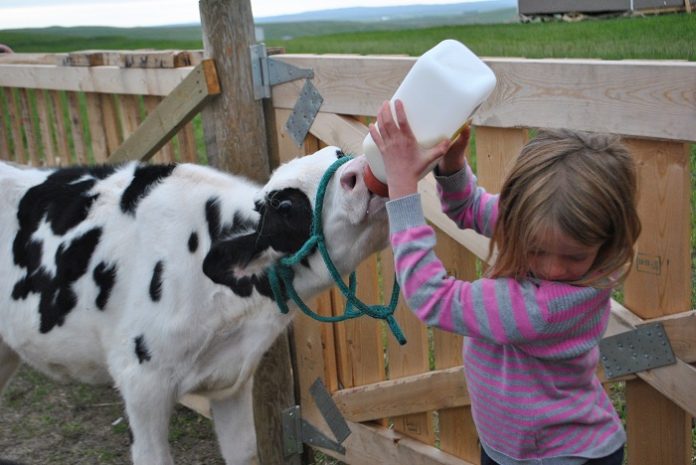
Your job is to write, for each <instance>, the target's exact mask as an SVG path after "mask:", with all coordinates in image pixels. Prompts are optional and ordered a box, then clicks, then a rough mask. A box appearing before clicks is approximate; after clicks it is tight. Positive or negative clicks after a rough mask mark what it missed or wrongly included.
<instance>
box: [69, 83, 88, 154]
mask: <svg viewBox="0 0 696 465" xmlns="http://www.w3.org/2000/svg"><path fill="white" fill-rule="evenodd" d="M68 114H69V115H70V130H71V134H72V141H73V148H74V149H75V161H76V162H77V163H78V164H80V165H85V164H87V150H86V147H85V140H84V133H85V129H84V128H85V125H84V124H83V122H82V117H81V116H80V101H79V98H78V95H77V92H68Z"/></svg>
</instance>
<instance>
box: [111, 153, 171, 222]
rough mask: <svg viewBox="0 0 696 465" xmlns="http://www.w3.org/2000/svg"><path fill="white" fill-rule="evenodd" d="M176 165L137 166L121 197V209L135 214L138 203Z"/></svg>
mask: <svg viewBox="0 0 696 465" xmlns="http://www.w3.org/2000/svg"><path fill="white" fill-rule="evenodd" d="M174 168H176V165H143V166H138V167H137V168H136V169H135V173H134V174H133V180H132V181H131V183H130V185H129V186H128V187H127V188H126V190H125V191H124V192H123V196H122V197H121V211H122V212H123V213H128V214H131V215H135V210H136V209H137V208H138V203H139V202H140V201H141V200H142V199H143V198H144V197H145V196H147V194H149V193H150V191H151V190H152V189H153V188H154V187H155V186H156V185H157V184H158V183H159V182H161V181H162V180H163V179H166V178H167V177H168V176H169V175H170V174H172V171H173V170H174Z"/></svg>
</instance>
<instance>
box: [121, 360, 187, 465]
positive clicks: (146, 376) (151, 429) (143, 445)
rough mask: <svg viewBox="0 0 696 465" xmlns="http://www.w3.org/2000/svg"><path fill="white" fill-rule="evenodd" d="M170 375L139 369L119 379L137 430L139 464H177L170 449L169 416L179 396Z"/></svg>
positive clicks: (135, 455)
mask: <svg viewBox="0 0 696 465" xmlns="http://www.w3.org/2000/svg"><path fill="white" fill-rule="evenodd" d="M167 381H168V379H167V376H166V375H164V374H159V373H156V372H146V371H144V370H139V371H138V373H137V374H134V375H133V376H124V377H123V378H121V379H120V380H119V381H118V386H119V389H120V391H121V395H122V396H123V399H124V401H125V403H126V413H127V414H128V423H129V425H130V428H131V431H132V432H133V445H132V446H131V454H132V457H133V463H134V464H135V465H174V461H173V460H172V456H171V452H170V449H169V440H168V435H169V419H170V417H171V415H172V410H173V408H174V402H175V397H174V395H173V394H172V390H173V388H172V386H170V385H169V384H168V382H167Z"/></svg>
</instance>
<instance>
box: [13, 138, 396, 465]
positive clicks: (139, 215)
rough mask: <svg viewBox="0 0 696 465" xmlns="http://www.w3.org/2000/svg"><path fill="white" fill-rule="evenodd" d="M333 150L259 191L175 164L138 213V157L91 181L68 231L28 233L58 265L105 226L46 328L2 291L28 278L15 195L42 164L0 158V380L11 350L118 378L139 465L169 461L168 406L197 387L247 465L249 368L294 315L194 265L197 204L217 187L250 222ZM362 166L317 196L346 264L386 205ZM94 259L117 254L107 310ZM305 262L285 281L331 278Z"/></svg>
mask: <svg viewBox="0 0 696 465" xmlns="http://www.w3.org/2000/svg"><path fill="white" fill-rule="evenodd" d="M336 150H337V149H336V148H335V147H327V148H325V149H323V150H320V151H319V152H317V153H316V154H314V155H311V156H307V157H303V158H300V159H296V160H294V161H291V162H289V163H287V164H285V165H283V166H281V167H280V168H278V169H277V170H276V172H275V173H274V174H273V176H272V178H271V180H270V181H269V182H268V183H267V184H266V185H265V186H263V187H261V186H257V185H256V184H254V183H251V182H249V181H247V180H245V179H243V178H241V177H237V176H232V175H228V174H225V173H221V172H218V171H215V170H214V169H212V168H208V167H202V166H195V165H186V164H184V165H178V166H177V167H176V168H175V169H174V171H173V172H172V174H171V175H170V176H169V177H167V178H166V179H164V180H163V181H162V182H161V183H160V184H159V185H158V186H157V187H156V188H154V189H153V190H152V191H151V192H150V193H149V194H148V195H147V196H145V197H144V198H143V199H142V200H141V202H140V203H139V205H138V208H137V210H136V215H135V216H132V215H128V214H124V213H123V212H121V210H120V209H119V201H120V197H121V193H122V190H123V189H124V188H125V187H126V186H128V185H129V183H130V181H131V179H132V177H133V172H134V169H135V164H130V165H125V166H124V167H123V168H121V169H120V170H119V171H118V172H117V173H116V174H114V175H112V176H110V177H108V178H106V179H105V180H103V181H99V182H98V183H97V184H96V185H95V186H94V188H93V189H92V193H98V194H99V197H98V199H97V201H96V202H95V204H94V205H93V206H92V208H91V210H90V213H89V216H88V218H87V220H86V221H84V222H83V223H81V224H79V225H78V226H76V227H75V228H73V229H71V230H69V231H68V232H67V233H66V234H65V235H64V236H55V235H54V234H53V233H52V232H51V230H50V228H49V227H48V225H47V224H46V223H45V219H44V224H42V225H41V226H40V227H39V229H38V230H37V231H36V232H35V233H34V235H33V236H32V237H34V238H40V239H42V240H43V242H44V254H43V262H44V264H45V265H46V268H47V270H48V271H51V272H54V271H55V269H54V268H55V265H54V264H53V263H52V261H53V260H52V258H53V256H54V255H55V252H56V250H57V249H58V247H59V244H61V243H65V242H69V241H70V240H71V239H72V238H74V237H78V236H79V235H81V234H83V233H84V232H85V231H87V230H89V229H91V228H93V227H95V226H101V227H103V233H102V236H101V239H100V241H99V244H98V246H97V248H96V249H95V251H94V254H93V255H92V257H91V259H90V262H89V267H88V271H87V273H86V274H85V275H84V276H82V277H81V278H80V279H79V280H77V281H76V282H74V283H73V285H72V289H73V290H74V291H75V293H76V294H77V296H78V304H77V306H76V307H75V308H74V309H73V310H72V311H71V312H70V313H69V314H68V315H67V316H66V319H65V322H64V324H62V325H61V326H55V327H54V328H52V329H51V330H50V331H48V332H47V333H44V334H42V333H40V332H39V321H40V318H39V314H38V310H37V308H38V304H39V297H38V296H37V295H35V294H29V295H28V297H27V298H26V299H24V300H14V299H13V298H12V296H11V294H12V291H13V286H14V284H15V283H16V282H17V281H18V280H19V279H20V278H21V277H22V276H24V274H25V269H23V268H19V267H18V266H17V265H15V264H14V263H13V253H12V244H13V241H14V238H15V235H16V234H17V231H18V228H19V226H18V220H17V216H16V215H17V206H18V203H19V201H20V200H21V199H22V197H23V195H24V194H25V192H26V191H27V190H28V189H29V188H30V187H31V186H34V185H36V184H40V183H41V182H42V181H43V180H44V179H45V178H46V176H47V175H48V173H47V172H45V171H41V170H33V169H29V170H26V169H17V168H15V167H12V166H10V165H7V164H2V163H0V192H2V194H1V196H0V273H1V274H0V276H2V279H0V389H2V388H3V387H4V386H5V385H6V383H7V382H8V381H9V378H10V377H11V375H12V373H13V372H14V371H15V369H16V367H17V366H18V359H21V360H22V361H24V362H27V363H29V364H30V365H32V366H33V367H35V368H36V369H38V370H40V371H42V372H44V373H47V374H48V375H50V376H52V377H54V378H56V379H59V380H71V379H75V380H79V381H83V382H89V383H105V382H106V383H114V384H115V385H116V386H117V387H118V389H119V390H120V392H121V394H122V396H123V398H124V400H125V403H126V410H127V413H128V418H129V422H130V427H131V429H132V431H133V435H134V443H133V446H132V456H133V462H134V463H135V464H136V465H171V464H173V460H172V457H171V454H170V452H169V446H168V443H167V430H168V424H169V417H170V414H171V411H172V408H173V405H174V404H175V402H176V401H177V399H179V398H181V396H183V395H184V394H187V393H192V392H197V393H202V394H206V395H209V396H210V397H211V398H212V399H213V401H212V409H213V417H214V421H215V430H216V432H217V434H218V436H219V437H222V438H223V440H222V441H221V444H222V445H221V450H222V453H223V456H224V458H225V461H226V463H227V464H228V465H241V464H248V463H253V461H254V460H255V456H256V442H255V433H254V426H253V415H252V409H251V385H252V375H253V373H254V370H255V369H256V367H257V365H258V363H259V361H260V358H261V356H262V355H263V353H264V352H265V351H266V350H267V349H268V348H269V346H270V345H271V344H272V343H273V341H274V340H275V338H276V337H277V336H278V334H280V333H281V332H282V331H283V329H284V328H285V327H286V325H287V324H288V323H289V322H290V320H291V315H292V313H293V312H291V315H282V314H280V313H279V311H278V308H277V306H276V304H275V302H274V301H273V300H272V299H270V298H268V297H265V296H263V295H261V294H259V293H258V292H257V291H256V290H254V291H253V292H252V294H251V295H250V296H248V297H240V296H239V295H237V294H235V293H234V292H232V290H231V289H230V288H228V287H226V286H223V285H220V284H216V283H214V282H213V281H211V280H210V279H209V278H208V277H207V276H206V275H205V274H204V273H203V272H202V269H201V264H202V261H203V259H204V258H205V256H206V254H207V252H208V251H209V249H210V247H211V240H210V237H209V234H208V230H207V222H206V218H205V210H204V206H205V203H206V201H207V200H208V199H209V198H210V197H213V196H217V197H218V198H219V199H220V211H221V216H222V217H223V218H222V219H223V221H225V222H232V218H233V216H234V215H235V213H237V215H241V216H242V217H244V218H246V219H249V220H252V221H253V222H258V220H259V218H258V216H259V215H258V213H257V212H256V211H255V210H254V201H256V200H260V199H262V198H263V196H264V194H265V193H266V192H269V191H271V190H275V189H281V188H284V187H295V188H298V189H300V190H302V191H303V192H304V193H306V194H307V195H308V197H309V199H310V200H311V202H312V204H313V203H314V197H315V194H316V189H317V186H318V183H319V180H320V178H321V176H322V174H323V173H324V171H325V170H326V169H327V167H328V166H329V165H330V164H331V163H333V162H334V161H335V160H336ZM364 164H365V161H364V159H363V158H358V159H355V160H353V161H351V162H349V163H347V164H345V165H343V166H342V167H341V168H340V170H339V171H338V173H336V175H334V177H333V178H332V180H331V183H330V185H329V187H328V189H327V194H326V200H325V203H324V229H325V234H326V238H327V245H328V247H329V250H330V251H331V255H332V257H333V259H334V261H335V263H336V265H337V266H338V267H339V268H340V271H341V272H342V273H346V272H349V271H351V270H353V269H355V267H356V266H357V265H358V263H359V261H361V260H362V259H364V258H366V257H367V256H368V255H369V254H371V253H373V252H375V251H377V250H379V249H380V248H382V247H384V246H385V245H386V239H387V225H386V213H385V211H384V209H383V208H381V207H383V204H384V201H383V200H379V199H376V198H375V197H374V196H371V195H370V194H369V192H368V191H367V189H366V188H365V186H364V183H363V181H362V169H363V167H364ZM368 210H369V214H368V213H367V212H368ZM192 232H196V233H197V234H198V238H199V245H198V248H197V250H196V251H195V253H191V252H190V251H189V250H188V248H187V240H188V238H189V236H190V234H191V233H192ZM279 255H280V254H278V253H277V252H275V251H272V250H271V251H267V252H266V253H263V254H261V255H260V257H258V258H257V259H256V260H255V261H253V262H252V263H250V264H249V265H248V266H246V267H245V268H243V269H239V268H237V269H234V270H229V271H230V272H231V273H237V274H239V275H244V274H247V275H249V274H252V273H258V272H259V271H260V270H263V269H264V268H265V267H266V266H267V265H269V264H270V263H271V261H272V260H274V259H277V257H278V256H279ZM103 260H106V261H108V262H111V263H116V264H117V265H118V274H117V279H116V284H115V287H114V288H113V290H112V292H111V296H110V298H109V301H108V304H107V306H106V308H105V309H104V310H99V309H98V308H97V307H96V306H95V299H96V296H97V294H98V292H99V289H98V287H97V286H96V284H95V282H94V280H93V279H92V270H93V269H94V268H95V266H96V265H97V264H98V263H100V262H101V261H103ZM158 260H164V262H165V265H164V272H163V277H162V278H163V279H162V282H163V286H162V297H161V300H160V301H159V302H153V301H152V299H151V298H150V296H149V294H148V283H149V282H150V279H151V277H152V272H153V268H152V266H153V263H156V262H157V261H158ZM309 263H310V265H311V266H310V267H306V266H303V265H298V266H297V267H296V279H295V286H296V288H297V290H298V292H299V293H300V294H301V295H302V296H304V297H305V298H308V297H309V296H311V295H313V294H315V293H316V292H318V291H320V290H322V289H325V288H326V287H328V286H329V285H330V282H329V281H330V279H329V277H328V274H327V272H326V269H325V267H324V265H323V262H322V261H321V258H320V257H319V256H318V254H316V253H315V254H314V255H313V256H312V257H310V260H309ZM52 267H53V268H52ZM143 332H145V333H146V335H147V347H148V349H149V352H150V353H151V354H152V357H151V360H149V361H146V362H140V361H139V360H138V358H137V357H136V356H135V354H134V338H135V337H137V336H138V335H139V334H141V333H143Z"/></svg>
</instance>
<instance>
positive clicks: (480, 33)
mask: <svg viewBox="0 0 696 465" xmlns="http://www.w3.org/2000/svg"><path fill="white" fill-rule="evenodd" d="M262 26H263V28H264V31H265V34H266V37H267V41H266V43H267V45H269V46H280V47H284V48H285V49H286V51H287V52H288V53H358V54H408V55H414V56H415V55H420V54H421V53H423V52H424V51H426V50H427V49H429V48H430V47H432V46H433V45H434V44H435V43H437V42H439V41H440V40H442V39H444V38H454V39H458V40H460V41H462V42H464V43H466V44H467V45H468V46H469V47H470V48H471V49H472V50H473V51H474V52H475V53H477V54H479V55H481V56H505V57H527V58H542V57H544V58H602V59H675V60H691V61H694V60H696V46H694V37H696V14H691V15H687V14H672V15H662V16H649V17H644V18H640V17H633V18H615V19H605V20H588V21H582V22H577V23H565V22H547V23H527V24H521V23H514V24H478V25H449V26H439V27H412V26H408V25H407V26H406V27H403V28H400V27H399V26H398V24H392V25H391V26H390V27H391V28H390V29H387V30H384V27H385V26H383V25H380V24H379V23H326V22H317V23H311V24H308V23H291V24H276V25H262ZM299 34H312V35H303V36H299ZM283 36H293V38H292V39H289V40H282V39H280V37H283ZM319 36H320V37H321V39H320V40H318V39H317V37H319ZM0 43H5V44H8V45H10V46H11V47H12V48H13V49H14V50H15V51H16V52H69V51H75V50H84V49H92V50H93V49H109V50H132V49H139V48H153V49H185V50H186V49H200V48H202V47H203V43H202V40H201V32H200V27H198V26H187V27H160V28H130V29H121V28H47V29H33V30H30V29H27V30H4V31H3V30H0Z"/></svg>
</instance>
